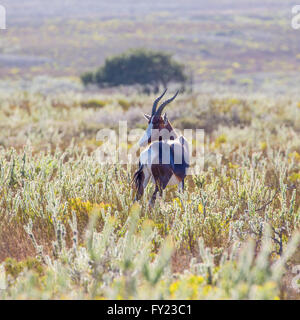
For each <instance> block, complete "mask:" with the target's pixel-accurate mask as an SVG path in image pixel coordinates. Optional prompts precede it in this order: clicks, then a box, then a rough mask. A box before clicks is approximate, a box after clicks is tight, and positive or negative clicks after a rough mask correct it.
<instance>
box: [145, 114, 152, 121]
mask: <svg viewBox="0 0 300 320" xmlns="http://www.w3.org/2000/svg"><path fill="white" fill-rule="evenodd" d="M144 117H145V118H146V119H147V120H148V121H149V120H150V119H151V116H150V115H149V114H146V113H144Z"/></svg>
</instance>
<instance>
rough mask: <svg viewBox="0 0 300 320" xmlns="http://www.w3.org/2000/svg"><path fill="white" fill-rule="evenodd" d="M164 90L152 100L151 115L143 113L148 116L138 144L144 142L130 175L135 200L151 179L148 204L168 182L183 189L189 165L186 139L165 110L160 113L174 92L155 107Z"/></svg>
mask: <svg viewBox="0 0 300 320" xmlns="http://www.w3.org/2000/svg"><path fill="white" fill-rule="evenodd" d="M166 91H167V90H165V91H164V93H163V94H162V95H161V96H160V97H158V98H157V99H156V100H155V101H154V104H153V107H152V113H151V115H147V114H145V115H144V116H145V118H146V119H147V120H148V128H147V130H146V132H145V134H144V135H143V137H142V138H141V139H140V141H139V145H140V146H141V147H143V146H147V145H148V146H147V148H146V149H145V150H144V151H143V152H142V153H141V155H140V159H139V169H138V171H137V172H136V173H135V174H134V178H133V180H134V183H135V186H136V189H137V195H136V200H139V199H140V198H141V196H142V195H143V193H144V189H145V188H146V186H147V184H148V182H149V181H150V179H151V181H152V182H153V183H155V190H154V193H153V195H152V198H151V200H150V205H153V203H154V202H155V199H156V195H157V193H158V192H159V193H160V194H161V193H162V190H163V189H165V188H166V187H167V186H169V185H176V184H178V189H179V190H183V188H184V178H185V177H186V175H187V169H188V167H189V149H188V143H187V141H186V139H185V138H184V137H183V136H182V135H178V134H177V133H176V132H175V130H174V129H173V127H172V126H171V124H170V121H169V120H168V118H167V115H166V113H165V114H164V115H162V112H163V110H164V108H165V107H166V105H167V104H169V103H170V102H172V101H173V100H174V99H175V98H176V97H177V95H178V92H177V93H176V94H175V95H174V96H173V97H172V98H171V99H169V100H167V101H165V102H164V103H162V104H161V105H160V106H159V107H158V108H157V106H158V103H159V101H160V100H161V99H162V97H163V96H164V95H165V93H166Z"/></svg>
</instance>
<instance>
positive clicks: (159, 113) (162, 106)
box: [156, 90, 179, 116]
mask: <svg viewBox="0 0 300 320" xmlns="http://www.w3.org/2000/svg"><path fill="white" fill-rule="evenodd" d="M178 93H179V90H178V91H177V92H176V94H175V95H174V97H172V98H171V99H169V100H167V101H165V102H164V103H162V104H161V105H160V107H159V108H158V110H157V111H156V114H157V115H159V116H160V115H161V113H162V111H163V109H164V108H165V106H166V105H167V104H169V103H170V102H172V101H173V100H174V99H175V98H176V97H177V95H178Z"/></svg>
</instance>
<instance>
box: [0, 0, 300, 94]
mask: <svg viewBox="0 0 300 320" xmlns="http://www.w3.org/2000/svg"><path fill="white" fill-rule="evenodd" d="M0 2H1V4H2V5H4V6H5V7H6V9H7V24H8V26H7V27H8V29H7V30H5V31H3V30H1V32H0V77H1V78H2V79H8V78H10V79H20V78H26V79H28V78H29V79H31V78H33V77H35V76H40V75H47V76H50V77H62V76H79V75H80V73H82V72H84V71H87V70H90V69H94V68H96V67H98V66H99V65H101V64H102V63H103V62H104V60H105V58H106V57H109V56H111V55H113V54H116V53H120V52H122V51H124V50H126V49H128V48H136V47H145V48H149V49H159V50H166V51H169V52H172V53H175V58H176V59H177V60H179V61H181V62H184V63H185V64H186V65H187V66H188V69H189V70H190V71H189V72H190V73H191V74H193V77H194V79H195V83H196V86H197V85H200V84H201V85H202V86H203V85H204V84H205V83H213V84H214V85H216V84H221V85H226V86H241V87H246V88H250V89H255V90H256V89H258V88H260V89H261V88H263V89H264V90H265V89H266V88H268V87H273V86H274V85H276V87H278V88H279V89H278V90H281V91H285V90H286V89H288V88H291V87H295V83H297V81H298V80H299V76H298V74H299V70H300V63H299V62H300V42H299V36H300V31H299V30H298V31H296V30H293V29H292V28H291V18H292V13H291V8H292V6H293V5H294V3H293V2H292V1H279V0H268V1H263V2H262V1H258V0H252V1H245V0H241V1H232V0H222V1H220V0H219V1H216V0H213V1H209V3H207V1H204V0H197V1H196V0H187V1H184V2H183V1H179V0H175V1H172V2H169V1H166V0H163V1H157V0H154V1H151V2H149V1H139V2H136V1H133V0H118V1H114V2H111V3H109V2H107V1H97V0H88V1H85V2H81V1H79V0H72V1H69V0H65V1H59V0H54V1H51V2H45V1H42V0H27V1H26V3H24V1H21V0H0Z"/></svg>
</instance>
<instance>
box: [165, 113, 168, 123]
mask: <svg viewBox="0 0 300 320" xmlns="http://www.w3.org/2000/svg"><path fill="white" fill-rule="evenodd" d="M164 123H165V124H167V123H168V117H167V114H166V113H165V114H164Z"/></svg>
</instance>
